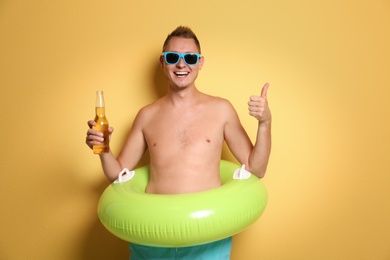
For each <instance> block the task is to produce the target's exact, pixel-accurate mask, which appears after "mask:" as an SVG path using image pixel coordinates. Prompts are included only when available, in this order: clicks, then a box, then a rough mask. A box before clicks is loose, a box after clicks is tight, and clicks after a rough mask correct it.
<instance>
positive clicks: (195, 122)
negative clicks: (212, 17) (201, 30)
mask: <svg viewBox="0 0 390 260" xmlns="http://www.w3.org/2000/svg"><path fill="white" fill-rule="evenodd" d="M200 53H201V48H200V44H199V41H198V39H197V38H196V36H195V34H194V33H193V32H192V31H191V30H190V29H189V28H187V27H178V28H177V29H176V30H174V31H173V32H172V33H171V34H170V35H168V37H167V39H166V40H165V42H164V45H163V55H161V56H160V63H161V68H162V69H163V71H164V74H165V76H166V77H167V79H168V82H169V88H168V92H167V94H166V95H165V96H163V97H162V98H160V99H158V100H157V101H155V102H153V103H152V104H150V105H147V106H145V107H144V108H142V109H141V110H140V111H139V113H138V114H137V116H136V118H135V120H134V123H133V126H132V129H131V131H130V133H129V136H128V137H127V140H126V142H125V144H124V146H123V149H122V151H121V152H120V154H119V156H118V157H117V158H116V157H115V156H114V154H113V153H112V152H109V153H106V154H100V155H99V156H100V160H101V163H102V167H103V171H104V174H105V175H106V177H107V178H108V180H110V181H114V180H115V179H116V178H117V176H118V173H119V172H120V171H121V170H122V169H123V168H125V167H126V168H128V169H134V167H135V166H136V164H137V163H138V162H139V160H140V159H141V157H142V156H143V154H144V153H145V151H146V150H147V149H148V151H149V154H150V181H149V184H148V185H147V188H146V192H148V193H154V194H180V193H190V192H198V191H204V190H209V189H213V188H216V187H218V186H220V185H221V180H220V177H219V165H220V160H221V152H222V147H223V142H224V141H226V143H227V145H228V147H229V149H230V150H231V152H232V153H233V155H234V156H235V157H236V158H237V160H238V161H239V162H240V163H241V164H245V165H246V169H247V170H248V171H250V172H251V173H253V174H255V175H256V176H258V177H259V178H261V177H263V176H264V174H265V172H266V168H267V164H268V158H269V154H270V149H271V113H270V109H269V107H268V102H267V90H268V84H265V85H264V87H263V89H262V91H261V95H260V96H251V97H250V101H249V102H248V105H249V113H250V115H252V116H253V117H255V118H256V119H257V120H258V130H257V136H256V143H255V145H253V144H252V142H251V141H250V139H249V137H248V135H247V133H246V132H245V130H244V128H243V127H242V125H241V123H240V121H239V118H238V116H237V113H236V111H235V110H234V108H233V106H232V105H231V104H230V102H228V101H227V100H225V99H222V98H218V97H213V96H209V95H206V94H204V93H202V92H200V91H199V90H198V89H197V88H196V86H195V80H196V78H197V76H198V73H199V71H200V70H201V69H202V67H203V64H204V62H205V58H204V57H203V56H201V55H200ZM177 54H179V55H177ZM187 54H193V55H189V56H186V55H187ZM88 125H89V127H90V129H89V130H88V132H87V138H86V143H87V145H88V146H89V147H90V148H92V146H93V145H97V144H99V143H100V142H101V141H103V137H102V134H101V133H100V132H97V131H95V130H93V129H92V126H93V125H95V122H94V121H93V120H90V121H88ZM112 132H113V128H110V133H112Z"/></svg>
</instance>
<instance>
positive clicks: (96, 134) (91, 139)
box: [85, 120, 114, 149]
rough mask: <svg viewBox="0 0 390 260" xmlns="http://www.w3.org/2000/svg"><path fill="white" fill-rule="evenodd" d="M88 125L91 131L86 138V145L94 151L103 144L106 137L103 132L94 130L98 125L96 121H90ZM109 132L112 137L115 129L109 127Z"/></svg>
mask: <svg viewBox="0 0 390 260" xmlns="http://www.w3.org/2000/svg"><path fill="white" fill-rule="evenodd" d="M87 124H88V126H89V129H88V131H87V137H86V138H85V143H86V144H87V145H88V146H89V147H90V148H91V149H92V148H93V146H94V145H99V144H101V142H103V141H104V137H103V136H104V135H103V133H102V132H100V131H97V130H95V129H93V126H95V125H96V122H95V121H93V120H89V121H88V122H87ZM108 132H109V133H110V136H111V134H112V133H113V132H114V128H113V127H109V128H108Z"/></svg>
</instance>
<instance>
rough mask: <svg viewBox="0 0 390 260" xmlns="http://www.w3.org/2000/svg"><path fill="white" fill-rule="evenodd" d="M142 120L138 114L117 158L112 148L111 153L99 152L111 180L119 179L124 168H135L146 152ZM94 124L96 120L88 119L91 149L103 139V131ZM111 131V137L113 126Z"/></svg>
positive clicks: (105, 172) (88, 136)
mask: <svg viewBox="0 0 390 260" xmlns="http://www.w3.org/2000/svg"><path fill="white" fill-rule="evenodd" d="M141 122H142V120H140V119H139V115H137V117H136V119H135V120H134V123H133V127H132V128H131V130H130V133H129V135H128V137H127V140H126V142H125V145H124V146H123V148H122V151H121V152H120V154H119V156H118V157H117V158H116V157H115V155H114V154H113V153H112V151H111V149H110V152H109V153H103V154H99V157H100V161H101V164H102V168H103V172H104V175H105V176H106V177H107V179H108V180H109V181H110V182H112V181H114V180H116V179H117V177H118V174H119V172H120V171H122V170H123V168H128V169H133V168H134V167H135V166H136V164H137V163H138V162H139V160H140V159H141V158H142V156H143V154H144V153H145V150H146V143H145V139H144V137H143V133H142V126H141ZM94 124H96V123H95V122H94V121H92V120H91V121H88V125H89V127H90V129H89V130H88V132H87V141H86V143H87V145H88V146H89V147H90V148H91V149H92V147H93V145H97V144H99V143H100V142H102V141H103V137H102V133H100V132H98V131H96V130H93V129H92V126H93V125H94ZM109 131H110V137H111V134H112V132H113V128H110V129H109Z"/></svg>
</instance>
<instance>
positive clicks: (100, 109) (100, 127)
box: [93, 91, 110, 154]
mask: <svg viewBox="0 0 390 260" xmlns="http://www.w3.org/2000/svg"><path fill="white" fill-rule="evenodd" d="M95 111H96V116H95V122H96V126H94V127H93V129H95V130H97V131H99V132H102V133H103V138H104V141H103V142H102V143H101V144H99V145H94V146H93V153H95V154H101V153H108V152H109V151H110V146H109V143H110V140H109V138H110V135H109V132H108V120H107V118H106V113H105V105H104V98H103V91H97V92H96V109H95Z"/></svg>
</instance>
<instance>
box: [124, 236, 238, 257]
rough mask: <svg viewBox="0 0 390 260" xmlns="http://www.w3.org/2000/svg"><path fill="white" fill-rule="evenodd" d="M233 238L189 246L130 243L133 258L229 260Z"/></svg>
mask: <svg viewBox="0 0 390 260" xmlns="http://www.w3.org/2000/svg"><path fill="white" fill-rule="evenodd" d="M231 249H232V238H231V237H229V238H225V239H222V240H219V241H215V242H212V243H208V244H204V245H198V246H188V247H173V248H172V247H168V248H166V247H151V246H141V245H136V244H130V259H131V260H172V259H181V260H229V259H230V251H231Z"/></svg>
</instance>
